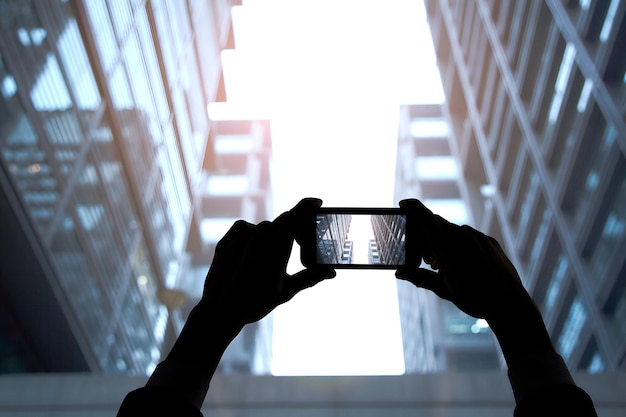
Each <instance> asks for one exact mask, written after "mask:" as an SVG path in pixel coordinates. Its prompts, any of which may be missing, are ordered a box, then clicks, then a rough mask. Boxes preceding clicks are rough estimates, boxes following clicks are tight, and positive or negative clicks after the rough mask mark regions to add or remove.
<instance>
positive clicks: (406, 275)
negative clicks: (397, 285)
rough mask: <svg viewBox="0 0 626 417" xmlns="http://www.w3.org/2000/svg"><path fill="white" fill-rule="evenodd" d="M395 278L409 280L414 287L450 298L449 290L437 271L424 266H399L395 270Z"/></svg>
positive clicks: (445, 298) (446, 298)
mask: <svg viewBox="0 0 626 417" xmlns="http://www.w3.org/2000/svg"><path fill="white" fill-rule="evenodd" d="M396 278H399V279H401V280H404V281H409V282H410V283H412V284H413V285H415V286H416V287H419V288H425V289H427V290H430V291H432V292H434V293H435V294H437V295H438V296H439V297H440V298H443V299H444V300H450V292H449V290H448V287H446V285H445V284H444V281H443V279H442V277H441V275H440V274H439V272H435V271H431V270H429V269H424V268H417V269H415V268H399V269H398V270H397V271H396Z"/></svg>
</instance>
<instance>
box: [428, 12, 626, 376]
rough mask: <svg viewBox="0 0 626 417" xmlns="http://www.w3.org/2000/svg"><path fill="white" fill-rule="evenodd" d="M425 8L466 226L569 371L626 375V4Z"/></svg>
mask: <svg viewBox="0 0 626 417" xmlns="http://www.w3.org/2000/svg"><path fill="white" fill-rule="evenodd" d="M426 7H427V12H428V16H429V24H430V27H431V32H432V35H433V42H434V45H435V50H436V52H437V56H438V65H439V69H440V72H441V76H442V80H443V86H444V90H445V93H446V97H447V105H446V106H445V113H446V119H447V120H448V121H449V122H450V129H451V137H452V138H453V140H452V141H451V142H450V143H451V145H452V149H451V150H452V154H453V155H454V156H455V157H456V159H457V161H458V163H459V170H460V172H462V176H463V177H464V178H465V183H466V184H467V190H466V191H467V192H466V201H468V202H469V208H470V219H471V220H473V222H474V224H475V225H476V226H477V227H478V228H479V229H481V230H482V231H484V232H486V233H488V234H490V235H492V236H494V237H496V238H497V239H498V240H499V241H500V242H501V243H502V245H503V247H504V248H505V250H506V251H507V253H508V254H509V255H510V257H511V258H512V261H513V263H514V264H515V265H516V267H517V268H518V270H519V272H520V274H521V276H522V279H523V281H524V284H525V286H526V287H527V288H528V290H529V291H530V293H531V294H532V296H533V297H534V299H535V300H536V301H537V303H538V304H539V306H540V308H541V310H542V313H543V315H544V318H545V321H546V325H547V327H548V330H549V332H550V334H551V337H552V339H553V341H554V343H555V346H556V348H557V349H558V350H559V352H560V353H561V354H562V355H563V357H564V358H565V360H566V361H567V362H568V365H569V366H570V367H571V368H572V369H577V370H585V371H589V372H599V371H614V370H619V369H624V366H625V361H624V358H625V353H626V331H625V327H624V323H625V322H626V321H625V318H626V316H625V311H626V307H625V306H626V191H625V190H626V159H625V155H626V123H625V117H624V116H625V107H624V102H625V101H624V99H625V97H626V55H625V53H624V51H625V50H626V45H625V42H626V34H625V31H626V4H625V3H624V2H622V1H618V0H611V1H598V2H592V1H582V0H581V1H560V0H546V1H535V2H527V1H511V2H500V1H488V0H476V1H427V2H426Z"/></svg>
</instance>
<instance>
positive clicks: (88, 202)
mask: <svg viewBox="0 0 626 417" xmlns="http://www.w3.org/2000/svg"><path fill="white" fill-rule="evenodd" d="M72 194H73V202H74V204H75V206H74V207H75V210H76V216H77V219H78V221H79V222H80V225H81V227H82V229H83V232H84V233H85V237H86V239H87V240H88V243H86V244H89V246H90V248H89V250H90V252H91V254H92V256H93V259H92V260H93V263H94V265H96V268H97V274H98V275H99V276H100V278H101V279H102V280H103V285H105V286H106V288H107V290H109V291H111V299H112V300H113V301H115V302H119V300H120V298H119V296H120V295H121V294H122V293H123V292H124V290H125V289H126V286H127V285H128V279H127V276H126V275H125V274H126V273H127V272H128V271H127V269H128V266H127V259H126V254H125V252H124V246H123V244H122V242H121V241H120V240H119V238H118V236H116V234H115V225H114V224H113V217H112V215H111V212H110V210H109V207H108V206H107V202H106V193H105V191H104V189H103V187H102V183H101V181H100V178H99V176H98V173H97V170H96V169H95V167H94V165H93V163H91V162H88V163H87V164H86V165H85V166H84V168H83V169H82V170H81V172H80V174H79V177H78V181H77V184H76V186H75V187H74V190H73V193H72Z"/></svg>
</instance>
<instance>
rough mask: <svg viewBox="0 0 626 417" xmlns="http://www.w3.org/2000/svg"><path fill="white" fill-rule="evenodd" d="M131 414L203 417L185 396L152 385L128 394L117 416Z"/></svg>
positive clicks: (122, 416) (123, 416) (126, 416)
mask: <svg viewBox="0 0 626 417" xmlns="http://www.w3.org/2000/svg"><path fill="white" fill-rule="evenodd" d="M130 416H142V417H143V416H176V417H179V416H180V417H202V413H201V412H200V411H199V410H198V409H197V408H196V406H195V405H194V404H193V403H192V402H190V401H189V400H188V399H186V398H185V397H184V396H182V395H179V394H178V393H176V392H174V391H172V390H170V389H168V388H166V387H158V386H152V387H143V388H139V389H137V390H135V391H131V392H129V393H128V394H127V395H126V397H125V398H124V401H123V402H122V405H121V406H120V409H119V411H118V412H117V417H130Z"/></svg>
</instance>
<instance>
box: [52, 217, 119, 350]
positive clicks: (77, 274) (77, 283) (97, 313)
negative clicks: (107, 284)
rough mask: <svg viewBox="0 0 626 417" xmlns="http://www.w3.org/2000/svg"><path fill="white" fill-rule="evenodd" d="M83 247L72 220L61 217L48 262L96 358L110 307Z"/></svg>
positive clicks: (102, 347) (102, 341) (103, 341)
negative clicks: (53, 267)
mask: <svg viewBox="0 0 626 417" xmlns="http://www.w3.org/2000/svg"><path fill="white" fill-rule="evenodd" d="M83 248H84V246H83V243H81V242H80V240H79V238H78V235H77V234H76V228H75V223H74V220H73V219H72V218H71V217H69V216H64V217H63V219H62V221H61V222H60V224H59V226H58V228H57V230H56V231H55V233H54V235H53V237H52V241H51V242H50V253H51V255H52V263H53V264H54V266H55V268H56V271H57V276H58V278H59V281H60V283H61V285H62V287H63V290H64V291H65V292H66V293H67V294H68V295H69V297H68V299H69V301H70V303H71V306H70V307H71V308H72V310H73V311H74V313H75V317H76V318H77V319H78V320H79V322H80V325H81V328H82V329H83V331H84V333H85V335H86V336H87V338H88V339H89V343H90V345H91V346H92V347H93V349H94V353H95V354H96V355H97V356H98V357H100V355H101V354H102V353H103V351H104V349H105V344H106V336H107V331H108V330H107V321H106V320H103V318H105V317H110V314H111V309H110V306H109V305H108V302H107V298H106V295H105V293H103V291H102V288H101V287H100V285H99V283H98V280H97V277H96V275H95V274H94V271H92V270H91V268H90V266H89V262H88V257H87V256H86V254H85V252H84V249H83Z"/></svg>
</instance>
